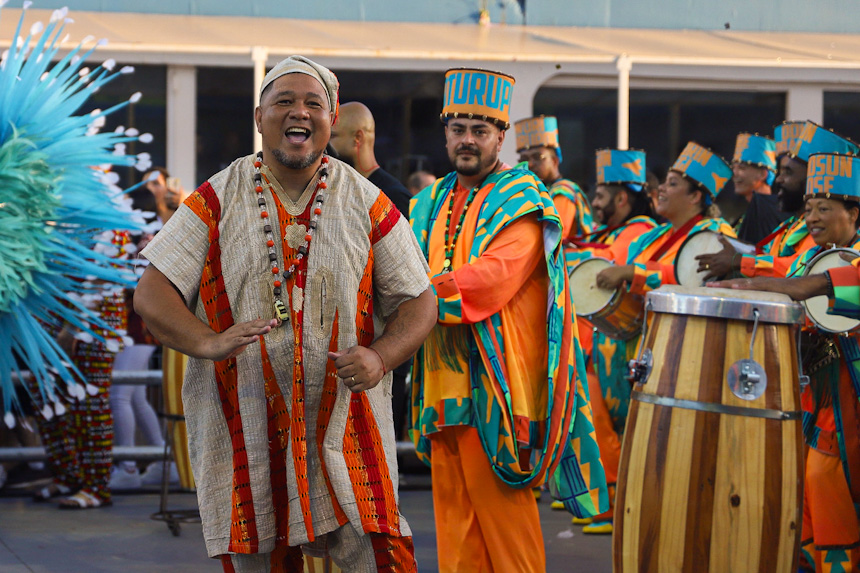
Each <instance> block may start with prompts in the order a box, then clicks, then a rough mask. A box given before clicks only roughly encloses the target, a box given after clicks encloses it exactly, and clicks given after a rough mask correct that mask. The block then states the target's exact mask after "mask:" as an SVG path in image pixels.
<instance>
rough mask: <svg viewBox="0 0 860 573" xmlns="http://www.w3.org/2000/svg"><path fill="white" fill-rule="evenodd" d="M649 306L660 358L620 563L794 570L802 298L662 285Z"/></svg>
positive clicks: (619, 567) (627, 489)
mask: <svg viewBox="0 0 860 573" xmlns="http://www.w3.org/2000/svg"><path fill="white" fill-rule="evenodd" d="M646 311H647V312H648V313H649V314H650V313H652V312H653V317H650V318H653V320H651V319H649V327H648V332H647V334H646V337H645V342H644V344H643V352H642V354H643V355H645V356H646V357H647V354H648V351H650V353H651V355H652V356H653V364H652V366H651V368H650V372H648V369H647V368H646V369H644V370H645V372H646V373H645V374H644V376H643V377H642V378H641V379H640V382H639V383H637V384H636V385H635V387H634V390H633V394H632V396H631V398H632V399H631V404H630V413H629V417H628V419H627V427H626V428H627V429H626V432H625V435H624V442H623V445H622V450H621V462H620V467H619V475H618V490H617V497H616V504H615V528H614V537H613V564H614V571H615V572H616V573H622V572H623V573H630V572H642V573H645V572H648V573H656V572H676V571H677V572H679V573H680V572H683V573H690V572H696V573H701V572H710V573H718V572H720V573H743V572H747V571H750V572H785V573H789V572H794V571H797V565H798V556H799V548H800V526H801V511H802V498H803V490H802V483H803V482H802V480H803V439H802V432H801V412H800V398H799V394H800V392H799V384H798V375H799V374H798V355H797V339H796V336H797V329H798V328H799V324H800V322H801V321H802V319H803V309H802V307H801V306H800V305H798V304H796V303H793V302H791V300H790V299H789V298H788V297H786V296H784V295H778V294H772V293H763V292H753V291H738V290H726V289H710V288H699V287H681V286H666V287H662V288H660V289H658V290H656V291H654V292H651V293H649V294H648V296H647V299H646ZM756 317H757V320H756ZM751 346H752V348H751ZM751 354H752V356H751ZM750 358H752V360H750ZM752 361H754V362H755V363H757V365H758V367H757V368H756V367H754V366H752V365H751V362H752ZM756 377H758V378H756ZM762 381H764V384H762V383H761V382H762Z"/></svg>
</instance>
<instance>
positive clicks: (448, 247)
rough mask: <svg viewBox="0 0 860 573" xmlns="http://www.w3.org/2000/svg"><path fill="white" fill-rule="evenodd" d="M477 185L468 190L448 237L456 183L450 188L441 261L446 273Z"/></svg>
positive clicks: (443, 270) (449, 268)
mask: <svg viewBox="0 0 860 573" xmlns="http://www.w3.org/2000/svg"><path fill="white" fill-rule="evenodd" d="M478 187H479V186H477V185H476V186H475V187H472V190H471V191H469V196H468V197H467V198H466V204H465V205H463V210H462V211H461V212H460V220H459V221H457V227H456V228H455V229H454V236H453V237H450V233H451V215H452V214H453V213H454V195H455V193H454V189H456V185H455V186H454V188H453V189H451V200H450V201H448V218H447V220H446V221H445V262H444V263H442V272H443V273H447V272H448V271H450V270H451V260H452V259H453V258H454V247H455V246H456V244H457V237H459V236H460V229H462V227H463V221H464V220H465V219H466V212H467V211H468V210H469V205H471V204H472V200H473V199H474V198H475V194H476V193H477V192H478Z"/></svg>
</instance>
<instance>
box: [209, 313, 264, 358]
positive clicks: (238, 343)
mask: <svg viewBox="0 0 860 573" xmlns="http://www.w3.org/2000/svg"><path fill="white" fill-rule="evenodd" d="M277 324H278V321H277V320H275V319H270V320H266V319H262V318H259V319H257V320H251V321H249V322H241V323H239V324H234V325H233V326H231V327H230V328H228V329H227V330H225V331H224V332H222V333H220V334H217V333H215V332H213V333H212V334H211V336H207V337H206V340H205V341H204V343H203V348H202V350H203V352H202V353H201V354H202V357H203V358H208V359H209V360H214V361H216V362H218V361H221V360H229V359H230V358H234V357H235V356H238V355H239V354H241V353H242V351H243V350H245V348H246V347H247V346H248V345H249V344H253V343H255V342H257V341H258V340H259V339H260V337H261V336H263V335H264V334H266V333H268V332H269V331H271V330H272V329H273V328H275V326H277Z"/></svg>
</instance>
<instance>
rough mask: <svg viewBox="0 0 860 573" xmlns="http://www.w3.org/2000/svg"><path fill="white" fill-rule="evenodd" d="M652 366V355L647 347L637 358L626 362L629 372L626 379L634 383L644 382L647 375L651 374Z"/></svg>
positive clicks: (646, 379)
mask: <svg viewBox="0 0 860 573" xmlns="http://www.w3.org/2000/svg"><path fill="white" fill-rule="evenodd" d="M652 366H654V356H653V354H652V353H651V349H650V348H647V349H645V351H644V352H643V353H642V356H640V357H639V358H638V359H635V358H634V359H633V360H631V361H630V362H629V363H628V368H629V374H628V376H627V379H628V380H630V382H632V383H634V384H645V382H647V381H648V377H649V376H650V375H651V368H652Z"/></svg>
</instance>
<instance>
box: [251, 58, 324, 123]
mask: <svg viewBox="0 0 860 573" xmlns="http://www.w3.org/2000/svg"><path fill="white" fill-rule="evenodd" d="M287 74H307V75H309V76H311V77H312V78H314V79H316V80H317V81H318V82H319V83H320V85H321V86H322V87H323V88H324V89H325V92H326V96H328V104H329V109H331V112H332V114H333V117H337V105H338V100H337V90H338V88H339V87H340V84H339V83H338V81H337V76H335V75H334V74H333V73H332V71H331V70H329V69H328V68H326V67H325V66H321V65H319V64H318V63H316V62H312V61H311V60H309V59H307V58H306V57H304V56H290V57H288V58H285V59H283V60H281V61H280V62H278V63H277V65H275V67H274V68H272V69H271V70H270V71H269V73H268V74H266V77H265V78H263V84H262V85H261V86H260V95H261V96H262V95H263V90H265V89H266V88H267V87H268V86H269V84H271V83H272V82H273V81H275V80H276V79H278V78H279V77H281V76H285V75H287Z"/></svg>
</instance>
